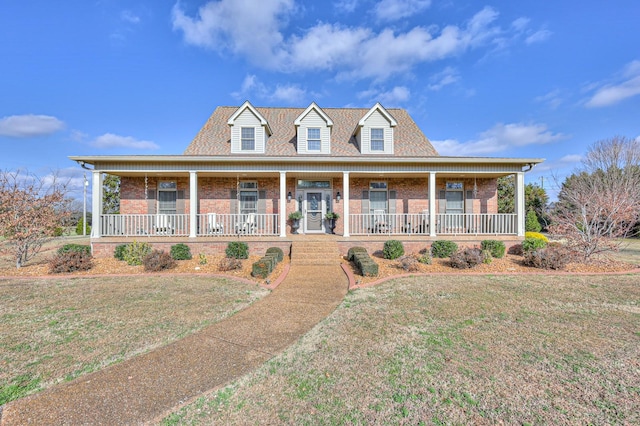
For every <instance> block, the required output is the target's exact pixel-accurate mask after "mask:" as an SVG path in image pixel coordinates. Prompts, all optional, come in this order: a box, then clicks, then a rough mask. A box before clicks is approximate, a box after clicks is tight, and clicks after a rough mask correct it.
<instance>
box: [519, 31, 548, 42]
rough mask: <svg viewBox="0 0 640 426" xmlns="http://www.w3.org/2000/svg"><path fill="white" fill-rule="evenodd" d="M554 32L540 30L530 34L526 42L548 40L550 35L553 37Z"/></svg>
mask: <svg viewBox="0 0 640 426" xmlns="http://www.w3.org/2000/svg"><path fill="white" fill-rule="evenodd" d="M551 34H552V32H551V31H549V30H540V31H536V32H535V33H533V34H531V35H529V36H528V37H527V38H526V39H525V40H524V42H525V43H526V44H534V43H542V42H543V41H547V40H548V39H549V37H551Z"/></svg>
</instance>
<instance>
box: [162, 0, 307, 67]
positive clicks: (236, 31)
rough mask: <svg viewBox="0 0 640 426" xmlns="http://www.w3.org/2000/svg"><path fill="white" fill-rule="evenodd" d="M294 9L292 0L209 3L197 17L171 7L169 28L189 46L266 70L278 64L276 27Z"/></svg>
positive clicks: (279, 59)
mask: <svg viewBox="0 0 640 426" xmlns="http://www.w3.org/2000/svg"><path fill="white" fill-rule="evenodd" d="M293 10H294V0H262V1H261V2H260V5H259V6H257V5H256V3H255V1H251V0H220V1H209V2H207V3H206V4H204V5H203V6H202V7H200V9H199V10H198V16H197V18H191V17H188V16H187V15H185V14H184V12H183V11H182V9H181V8H180V4H179V3H176V5H175V6H174V7H173V11H172V14H173V28H174V30H181V31H182V32H183V33H184V38H185V41H186V42H187V43H189V44H193V45H196V46H201V47H205V48H208V49H212V50H219V51H221V50H230V51H231V52H233V53H235V54H239V55H243V56H246V57H248V58H249V59H250V60H251V61H252V62H254V63H255V64H258V65H262V66H265V67H268V68H274V67H277V65H278V64H279V63H280V61H281V59H282V58H281V56H282V53H281V52H280V49H281V48H282V43H283V36H282V33H281V32H280V27H281V26H283V25H285V24H286V22H287V18H288V16H289V14H290V13H291V12H293Z"/></svg>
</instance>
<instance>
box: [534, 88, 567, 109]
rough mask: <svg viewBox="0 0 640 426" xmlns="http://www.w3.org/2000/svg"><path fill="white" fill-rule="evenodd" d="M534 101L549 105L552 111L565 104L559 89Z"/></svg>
mask: <svg viewBox="0 0 640 426" xmlns="http://www.w3.org/2000/svg"><path fill="white" fill-rule="evenodd" d="M534 100H535V101H536V102H540V103H545V104H547V105H549V107H550V108H551V109H556V108H558V107H559V106H560V105H561V104H562V103H563V102H564V99H563V97H562V94H561V92H560V90H558V89H555V90H552V91H551V92H549V93H546V94H544V95H542V96H538V97H536V98H535V99H534Z"/></svg>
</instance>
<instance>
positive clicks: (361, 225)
mask: <svg viewBox="0 0 640 426" xmlns="http://www.w3.org/2000/svg"><path fill="white" fill-rule="evenodd" d="M516 218H517V216H516V215H515V214H488V213H478V214H473V213H460V214H451V213H444V214H443V213H438V214H436V229H435V233H436V235H462V234H471V235H479V234H487V235H515V234H516V226H517V219H516ZM349 229H350V232H351V234H352V235H373V234H388V235H402V234H405V235H406V234H418V235H429V234H430V232H429V214H428V213H426V212H425V213H395V214H394V213H369V214H351V215H349Z"/></svg>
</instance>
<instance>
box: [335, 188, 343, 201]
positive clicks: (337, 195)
mask: <svg viewBox="0 0 640 426" xmlns="http://www.w3.org/2000/svg"><path fill="white" fill-rule="evenodd" d="M341 198H342V196H341V195H340V191H338V193H337V194H336V202H338V203H339V202H340V199H341Z"/></svg>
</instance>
